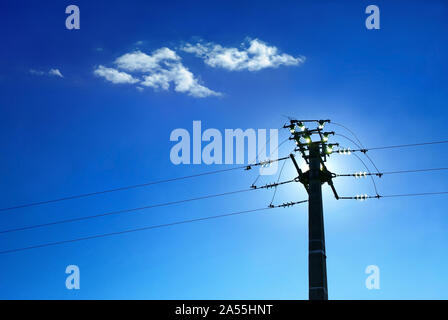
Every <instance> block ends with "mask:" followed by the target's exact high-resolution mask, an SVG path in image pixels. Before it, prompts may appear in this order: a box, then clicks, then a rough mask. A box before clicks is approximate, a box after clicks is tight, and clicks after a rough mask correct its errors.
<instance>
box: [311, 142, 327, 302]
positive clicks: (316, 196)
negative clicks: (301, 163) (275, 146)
mask: <svg viewBox="0 0 448 320" xmlns="http://www.w3.org/2000/svg"><path fill="white" fill-rule="evenodd" d="M321 162H322V161H321V157H320V146H319V144H317V143H312V144H311V145H310V146H309V163H310V164H309V167H310V170H309V187H308V239H309V240H308V241H309V247H308V248H309V253H308V255H309V256H308V280H309V299H310V300H328V289H327V264H326V258H327V256H326V254H325V232H324V213H323V206H322V179H321V170H320V164H321Z"/></svg>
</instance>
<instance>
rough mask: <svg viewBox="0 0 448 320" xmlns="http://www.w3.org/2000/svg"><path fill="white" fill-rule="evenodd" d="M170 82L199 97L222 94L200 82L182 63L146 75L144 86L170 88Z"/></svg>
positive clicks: (178, 89) (179, 88) (177, 89)
mask: <svg viewBox="0 0 448 320" xmlns="http://www.w3.org/2000/svg"><path fill="white" fill-rule="evenodd" d="M170 83H173V84H174V90H175V91H177V92H182V93H187V94H188V95H190V96H193V97H197V98H205V97H208V96H220V95H221V94H220V93H218V92H215V91H213V90H210V89H209V88H207V87H204V86H202V85H201V84H199V82H198V80H197V79H196V78H195V77H194V75H193V73H191V71H190V70H188V69H187V68H186V67H185V66H183V65H182V64H181V63H175V64H171V65H170V66H169V67H168V68H162V69H160V70H157V71H155V72H153V73H151V74H149V75H146V76H144V81H143V82H142V83H141V85H142V86H146V87H152V88H155V89H163V90H168V89H169V87H170Z"/></svg>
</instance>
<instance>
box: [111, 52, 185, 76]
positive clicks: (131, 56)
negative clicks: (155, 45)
mask: <svg viewBox="0 0 448 320" xmlns="http://www.w3.org/2000/svg"><path fill="white" fill-rule="evenodd" d="M165 61H180V57H179V56H178V55H177V54H176V52H174V51H173V50H171V49H168V48H161V49H158V50H156V51H154V53H153V54H152V55H147V54H146V53H143V52H141V51H135V52H132V53H126V54H125V55H122V56H121V57H119V58H118V59H117V60H115V64H116V65H117V66H118V67H119V68H121V69H124V70H127V71H139V72H151V71H153V70H155V69H158V68H159V67H160V63H161V62H165Z"/></svg>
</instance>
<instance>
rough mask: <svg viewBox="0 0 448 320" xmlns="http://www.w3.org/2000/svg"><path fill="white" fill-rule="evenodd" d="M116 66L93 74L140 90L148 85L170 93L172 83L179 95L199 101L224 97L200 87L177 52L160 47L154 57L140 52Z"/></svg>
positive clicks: (153, 54)
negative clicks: (188, 96) (212, 97)
mask: <svg viewBox="0 0 448 320" xmlns="http://www.w3.org/2000/svg"><path fill="white" fill-rule="evenodd" d="M114 64H115V65H116V67H117V69H114V68H106V67H104V66H99V67H98V68H97V69H96V70H95V71H94V73H95V74H96V75H99V76H102V77H104V78H105V79H106V80H108V81H110V82H113V83H138V84H139V86H140V88H141V86H145V87H151V88H153V89H158V90H169V88H170V86H171V84H173V88H174V90H175V91H176V92H182V93H186V94H188V95H190V96H193V97H197V98H204V97H209V96H219V95H221V94H220V93H219V92H215V91H213V90H211V89H209V88H207V87H205V86H203V85H201V84H200V83H199V81H198V79H197V78H196V77H195V76H194V75H193V73H192V72H191V71H190V70H189V69H188V68H187V67H185V66H184V65H183V64H182V62H181V58H180V57H179V56H178V55H177V54H176V52H175V51H173V50H171V49H169V48H160V49H158V50H155V51H154V52H152V54H146V53H144V52H141V51H134V52H130V53H126V54H124V55H122V56H120V57H118V58H117V59H116V60H115V62H114ZM118 69H120V70H124V71H126V72H124V71H119V70H118ZM127 72H128V73H127ZM130 73H132V74H133V75H131V74H130ZM137 77H138V78H137Z"/></svg>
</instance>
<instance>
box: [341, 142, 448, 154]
mask: <svg viewBox="0 0 448 320" xmlns="http://www.w3.org/2000/svg"><path fill="white" fill-rule="evenodd" d="M442 143H448V140H442V141H433V142H422V143H412V144H401V145H393V146H384V147H374V148H360V149H355V150H349V151H350V152H362V153H366V152H367V151H370V150H382V149H395V148H406V147H417V146H425V145H432V144H442ZM339 151H344V150H336V151H335V152H339Z"/></svg>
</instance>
